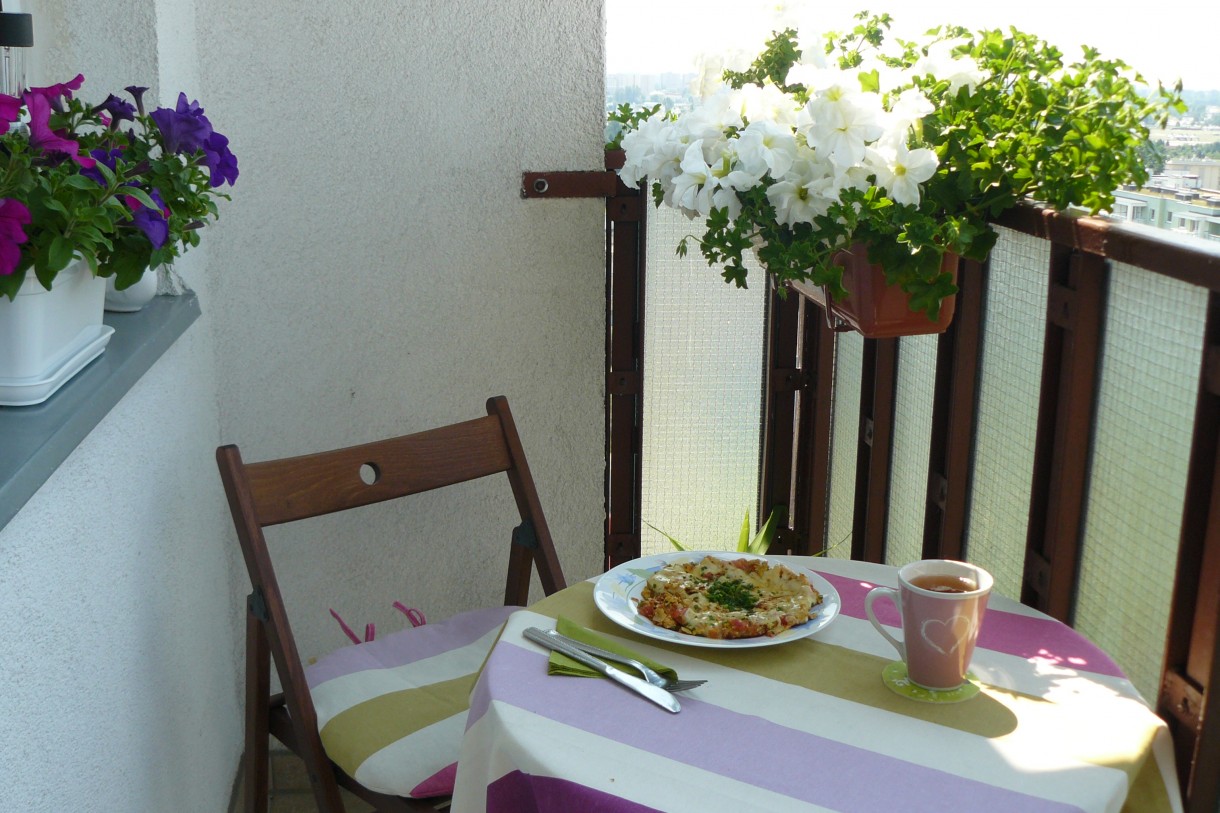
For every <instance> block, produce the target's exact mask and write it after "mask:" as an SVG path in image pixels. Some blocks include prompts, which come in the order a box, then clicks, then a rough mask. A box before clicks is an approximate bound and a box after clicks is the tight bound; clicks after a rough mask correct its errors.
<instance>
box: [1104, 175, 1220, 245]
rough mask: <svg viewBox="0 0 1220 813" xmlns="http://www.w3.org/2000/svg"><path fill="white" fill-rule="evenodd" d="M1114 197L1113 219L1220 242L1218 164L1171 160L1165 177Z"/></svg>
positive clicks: (1118, 191) (1155, 176) (1132, 187)
mask: <svg viewBox="0 0 1220 813" xmlns="http://www.w3.org/2000/svg"><path fill="white" fill-rule="evenodd" d="M1114 198H1115V200H1114V206H1113V207H1112V208H1111V210H1110V212H1109V215H1108V216H1109V217H1110V218H1111V219H1112V220H1119V221H1124V222H1128V223H1138V224H1141V225H1144V226H1153V227H1155V228H1158V229H1168V230H1170V231H1174V232H1178V233H1179V234H1184V235H1187V236H1192V237H1199V238H1202V239H1205V240H1217V241H1220V161H1170V162H1169V163H1167V164H1166V166H1165V174H1163V175H1154V176H1152V178H1150V179H1149V180H1148V183H1147V184H1146V185H1144V186H1143V187H1136V186H1127V187H1124V188H1122V189H1119V190H1116V191H1115V192H1114Z"/></svg>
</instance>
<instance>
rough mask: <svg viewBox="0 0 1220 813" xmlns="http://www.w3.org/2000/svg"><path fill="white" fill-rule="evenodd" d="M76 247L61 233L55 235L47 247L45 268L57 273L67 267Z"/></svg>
mask: <svg viewBox="0 0 1220 813" xmlns="http://www.w3.org/2000/svg"><path fill="white" fill-rule="evenodd" d="M75 250H76V247H75V246H74V245H73V244H72V242H71V241H70V240H68V239H67V238H65V237H64V236H63V235H62V234H57V235H55V238H54V239H53V240H51V245H50V247H49V248H48V249H47V270H48V271H52V272H55V273H59V272H60V271H63V270H64V269H65V268H67V267H68V263H70V262H72V255H73V253H74V252H75Z"/></svg>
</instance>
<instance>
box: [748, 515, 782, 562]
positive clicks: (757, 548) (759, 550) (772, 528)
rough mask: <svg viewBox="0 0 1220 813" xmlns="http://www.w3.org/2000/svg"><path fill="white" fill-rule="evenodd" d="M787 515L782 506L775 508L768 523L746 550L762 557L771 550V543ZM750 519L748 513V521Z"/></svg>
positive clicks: (759, 530) (768, 518) (764, 524)
mask: <svg viewBox="0 0 1220 813" xmlns="http://www.w3.org/2000/svg"><path fill="white" fill-rule="evenodd" d="M787 513H788V512H787V510H786V509H785V508H784V507H783V506H780V505H777V506H776V507H775V508H773V509H771V514H770V516H768V517H767V521H766V522H764V523H763V526H762V527H761V528H759V529H758V533H757V534H756V535H755V536H754V538H753V539H752V540H750V543H749V545H748V546H747V547H746V548H745V550H748V551H749V552H750V553H756V554H759V555H762V554H764V553H766V552H767V551H768V550H770V549H771V542H772V541H774V539H775V533H776V531H778V530H779V524H780V522H781V519H782V517H783V516H784V515H785V514H787ZM749 517H750V514H749V512H746V519H747V520H748V519H749Z"/></svg>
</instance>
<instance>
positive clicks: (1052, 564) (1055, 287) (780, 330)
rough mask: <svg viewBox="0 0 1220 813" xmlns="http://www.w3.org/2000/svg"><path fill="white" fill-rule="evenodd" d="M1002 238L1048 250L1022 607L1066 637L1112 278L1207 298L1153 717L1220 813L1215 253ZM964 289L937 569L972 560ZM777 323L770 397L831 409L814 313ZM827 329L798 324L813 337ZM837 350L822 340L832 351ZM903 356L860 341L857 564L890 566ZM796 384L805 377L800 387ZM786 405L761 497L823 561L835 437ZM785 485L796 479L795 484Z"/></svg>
mask: <svg viewBox="0 0 1220 813" xmlns="http://www.w3.org/2000/svg"><path fill="white" fill-rule="evenodd" d="M999 224H1000V225H1003V226H1005V227H1008V228H1012V229H1014V230H1017V231H1020V232H1023V233H1026V234H1030V235H1033V236H1035V237H1038V238H1041V239H1044V240H1048V241H1049V242H1050V243H1051V246H1052V249H1051V260H1050V265H1049V267H1048V269H1047V273H1048V275H1049V282H1050V285H1049V288H1048V299H1047V308H1046V343H1045V351H1044V356H1043V373H1042V388H1041V395H1040V402H1039V413H1038V414H1039V419H1038V433H1037V439H1036V445H1035V463H1034V470H1033V471H1031V482H1032V484H1033V490H1032V498H1031V505H1030V514H1029V525H1028V537H1027V538H1028V543H1027V553H1026V568H1025V579H1024V586H1023V593H1022V600H1023V601H1025V602H1027V603H1029V604H1031V605H1033V606H1036V607H1038V608H1039V609H1042V610H1043V611H1045V612H1047V613H1049V614H1051V615H1053V616H1055V617H1057V618H1060V619H1063V620H1065V621H1068V622H1069V623H1070V621H1071V619H1072V611H1073V601H1074V596H1075V590H1076V580H1077V573H1078V565H1079V557H1080V546H1081V541H1082V538H1083V528H1082V523H1083V517H1084V511H1085V506H1086V502H1085V501H1086V499H1087V478H1088V461H1089V454H1090V445H1091V438H1092V425H1093V420H1094V411H1095V400H1096V384H1097V373H1098V366H1099V359H1100V356H1099V352H1100V342H1101V331H1102V328H1103V325H1104V317H1105V291H1106V289H1107V276H1108V269H1109V263H1111V262H1124V263H1129V264H1132V265H1135V266H1138V267H1140V268H1144V269H1146V270H1149V271H1151V272H1153V273H1157V274H1162V275H1164V276H1168V277H1171V278H1173V279H1177V280H1181V281H1184V282H1187V283H1190V284H1193V285H1198V286H1201V287H1203V288H1205V289H1208V290H1209V291H1211V294H1210V299H1209V312H1208V321H1207V326H1206V335H1205V338H1204V361H1203V364H1202V366H1201V369H1200V374H1199V403H1198V407H1197V409H1196V418H1195V427H1194V442H1193V445H1192V452H1191V463H1190V472H1189V477H1188V485H1187V497H1186V505H1185V508H1184V515H1183V530H1182V539H1181V545H1180V551H1179V561H1178V566H1177V579H1176V582H1175V586H1174V593H1173V604H1172V609H1171V619H1170V627H1169V631H1168V641H1167V647H1166V658H1165V664H1164V680H1163V683H1162V687H1161V692H1160V696H1159V698H1158V701H1157V708H1158V711H1159V713H1160V714H1161V715H1162V716H1163V717H1164V718H1165V719H1166V720H1167V721H1168V722H1169V724H1170V728H1171V730H1172V731H1173V734H1174V741H1175V745H1176V748H1177V751H1178V767H1179V772H1180V778H1181V781H1182V788H1183V792H1184V794H1185V798H1186V809H1187V811H1188V813H1215V810H1216V809H1217V805H1218V804H1220V771H1217V770H1216V769H1215V766H1216V765H1218V764H1220V701H1214V700H1213V701H1212V702H1210V703H1209V699H1211V696H1212V695H1214V694H1216V693H1217V692H1220V646H1218V644H1217V637H1218V632H1217V631H1218V630H1220V246H1216V245H1214V244H1207V243H1201V242H1200V241H1184V240H1181V239H1179V238H1176V237H1174V236H1172V235H1163V234H1157V233H1151V232H1149V231H1147V230H1139V229H1130V228H1125V227H1122V226H1117V225H1114V224H1111V223H1109V222H1107V221H1105V220H1102V219H1100V218H1090V217H1082V216H1078V215H1072V214H1063V213H1056V212H1053V211H1050V210H1047V209H1044V208H1041V207H1036V206H1028V205H1027V206H1021V207H1018V208H1017V209H1015V210H1012V211H1010V212H1008V213H1006V214H1005V215H1004V216H1003V217H1002V218H1001V219H1000V220H999ZM959 287H960V288H961V291H960V293H959V295H958V302H957V306H958V311H957V315H956V317H955V319H954V322H953V324H952V326H951V327H950V328H949V330H948V331H947V332H946V333H944V334H942V335H941V337H940V338H939V340H938V347H937V371H936V383H935V390H934V396H933V399H934V400H933V416H932V425H933V426H932V437H931V452H930V459H929V466H928V481H927V492H928V502H927V511H926V513H925V526H924V540H923V555H924V556H927V557H947V558H956V557H961V556H962V555H963V554H964V552H965V551H964V544H965V533H966V527H965V520H966V517H967V516H968V515H969V502H970V467H971V459H972V456H973V447H974V424H975V403H976V401H977V397H978V375H977V374H978V366H979V355H978V354H979V350H980V337H981V326H982V321H983V316H984V313H983V311H984V303H985V299H986V297H985V291H986V270H985V268H980V267H979V265H978V264H977V263H970V262H966V263H964V264H963V266H962V268H961V273H960V274H959ZM779 307H783V308H784V309H785V313H784V314H781V315H780V316H779V317H778V318H776V319H775V320H774V325H773V329H772V333H771V334H770V339H769V353H770V366H771V370H772V377H773V379H772V380H773V382H784V381H789V380H791V381H795V382H796V386H797V389H798V391H799V393H800V394H802V395H803V394H805V393H808V392H810V390H811V388H812V387H814V386H815V385H816V386H818V388H819V394H818V396H817V400H818V401H822V400H826V401H829V400H830V399H832V398H833V394H832V393H831V392H829V391H828V390H827V389H822V388H823V387H827V388H828V387H829V379H830V376H831V374H832V371H833V363H834V361H833V351H831V352H829V353H824V352H823V351H822V350H818V349H817V348H819V345H818V344H817V343H816V342H811V341H810V337H809V334H808V332H807V330H808V329H807V328H804V329H797V328H795V327H793V324H794V323H795V320H794V319H792V317H791V314H793V313H802V312H803V311H802V309H803V308H807V307H814V309H815V310H814V313H820V309H817V308H816V306H809V305H806V304H804V303H797V304H794V303H791V302H788V303H784V304H783V305H782V306H779ZM820 321H822V320H820V319H818V318H810V317H808V316H805V317H804V323H805V324H806V325H808V324H809V323H813V324H817V323H818V322H820ZM781 334H782V337H783V338H782V339H781V338H778V337H779V336H780V335H781ZM832 341H833V335H828V336H827V338H826V343H827V345H829V343H830V342H832ZM895 341H901V340H891V339H883V340H872V339H867V340H865V350H864V371H863V377H862V383H861V387H862V391H861V396H862V397H861V408H860V416H859V417H860V431H859V440H858V446H857V471H856V476H857V481H856V505H855V515H854V523H853V547H852V555H853V558H859V559H866V560H869V561H883V560H884V556H885V535H886V528H885V523H886V520H887V516H886V512H885V511H884V503H885V495H886V493H887V490H888V481H889V459H890V456H891V454H892V444H891V440H890V434H891V431H892V420H893V411H892V410H893V395H894V386H895V384H896V381H897V377H896V364H895V361H894V353H895V351H894V350H893V349H892V347H890V346H887V343H888V342H895ZM825 346H826V345H822V348H824V347H825ZM794 369H799V375H797V376H795V377H793V376H792V375H791V372H790V371H791V370H794ZM783 389H784V387H783V386H781V385H777V384H775V383H773V384H772V386H771V387H770V388H769V389H768V395H769V404H770V408H769V409H768V410H767V411H766V412H765V413H764V414H765V415H766V416H767V419H768V421H774V422H775V423H774V425H768V426H766V427H765V429H764V432H765V435H764V436H765V438H766V439H767V442H766V444H765V445H764V462H763V469H762V474H761V478H762V483H763V485H764V492H765V494H766V500H767V501H768V502H769V503H770V504H785V503H787V504H790V505H791V506H793V514H794V516H793V521H792V524H791V527H790V528H788V529H785V530H784V531H782V532H781V539H783V538H784V534H789V535H790V538H791V539H794V540H796V544H795V545H788V546H786V547H787V548H788V549H791V550H793V551H794V552H797V551H800V552H804V551H806V550H809V549H810V548H812V549H813V550H814V551H816V550H817V548H818V547H819V544H818V540H821V542H822V544H824V543H825V542H826V539H825V524H826V518H825V505H826V501H827V499H828V496H829V487H830V486H829V477H828V476H827V474H826V472H827V470H828V468H829V454H828V447H829V443H830V440H829V439H830V427H829V423H828V421H826V420H825V419H824V418H823V417H819V416H820V415H822V412H821V409H822V408H821V407H817V408H810V407H808V406H806V405H803V406H802V408H800V409H794V408H792V407H791V403H790V402H789V401H785V400H784V397H786V396H782V395H781V396H776V394H775V392H776V391H777V390H779V391H781V392H782V391H783ZM811 400H812V399H811ZM791 472H797V473H798V474H797V476H796V477H795V478H794V477H793V476H792V475H791V474H790V473H791ZM811 519H812V520H813V522H812V524H811V523H810V520H811ZM810 540H813V541H812V544H810Z"/></svg>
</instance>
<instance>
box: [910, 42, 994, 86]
mask: <svg viewBox="0 0 1220 813" xmlns="http://www.w3.org/2000/svg"><path fill="white" fill-rule="evenodd" d="M964 42H965V41H964V40H960V39H955V40H940V41H939V42H934V43H932V44H931V45H929V46H928V53H927V54H926V55H925V56H923V57H922V58H920V59H919V61H918V62H916V63H915V65H914V66H912V68H911V70H912V71H914V72H915V73H917V74H931V75H932V76H933V78H935V79H937V80H941V81H948V82H949V93H950V94H955V93H957V91H958V89H959V88H961V87H965V88H966V92H967V93H974V88H975V87H976V86H977V85H978V83H979V82H982V81H983V80H984V79H986V78H987V74H986V73H984V72H983V71H982V70H981V69H980V68H979V66H978V63H977V62H975V61H974V59H972V58H971V57H969V56H954V55H953V53H952V52H953V49H954V48H957V47H958V46H960V45H962V44H964Z"/></svg>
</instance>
